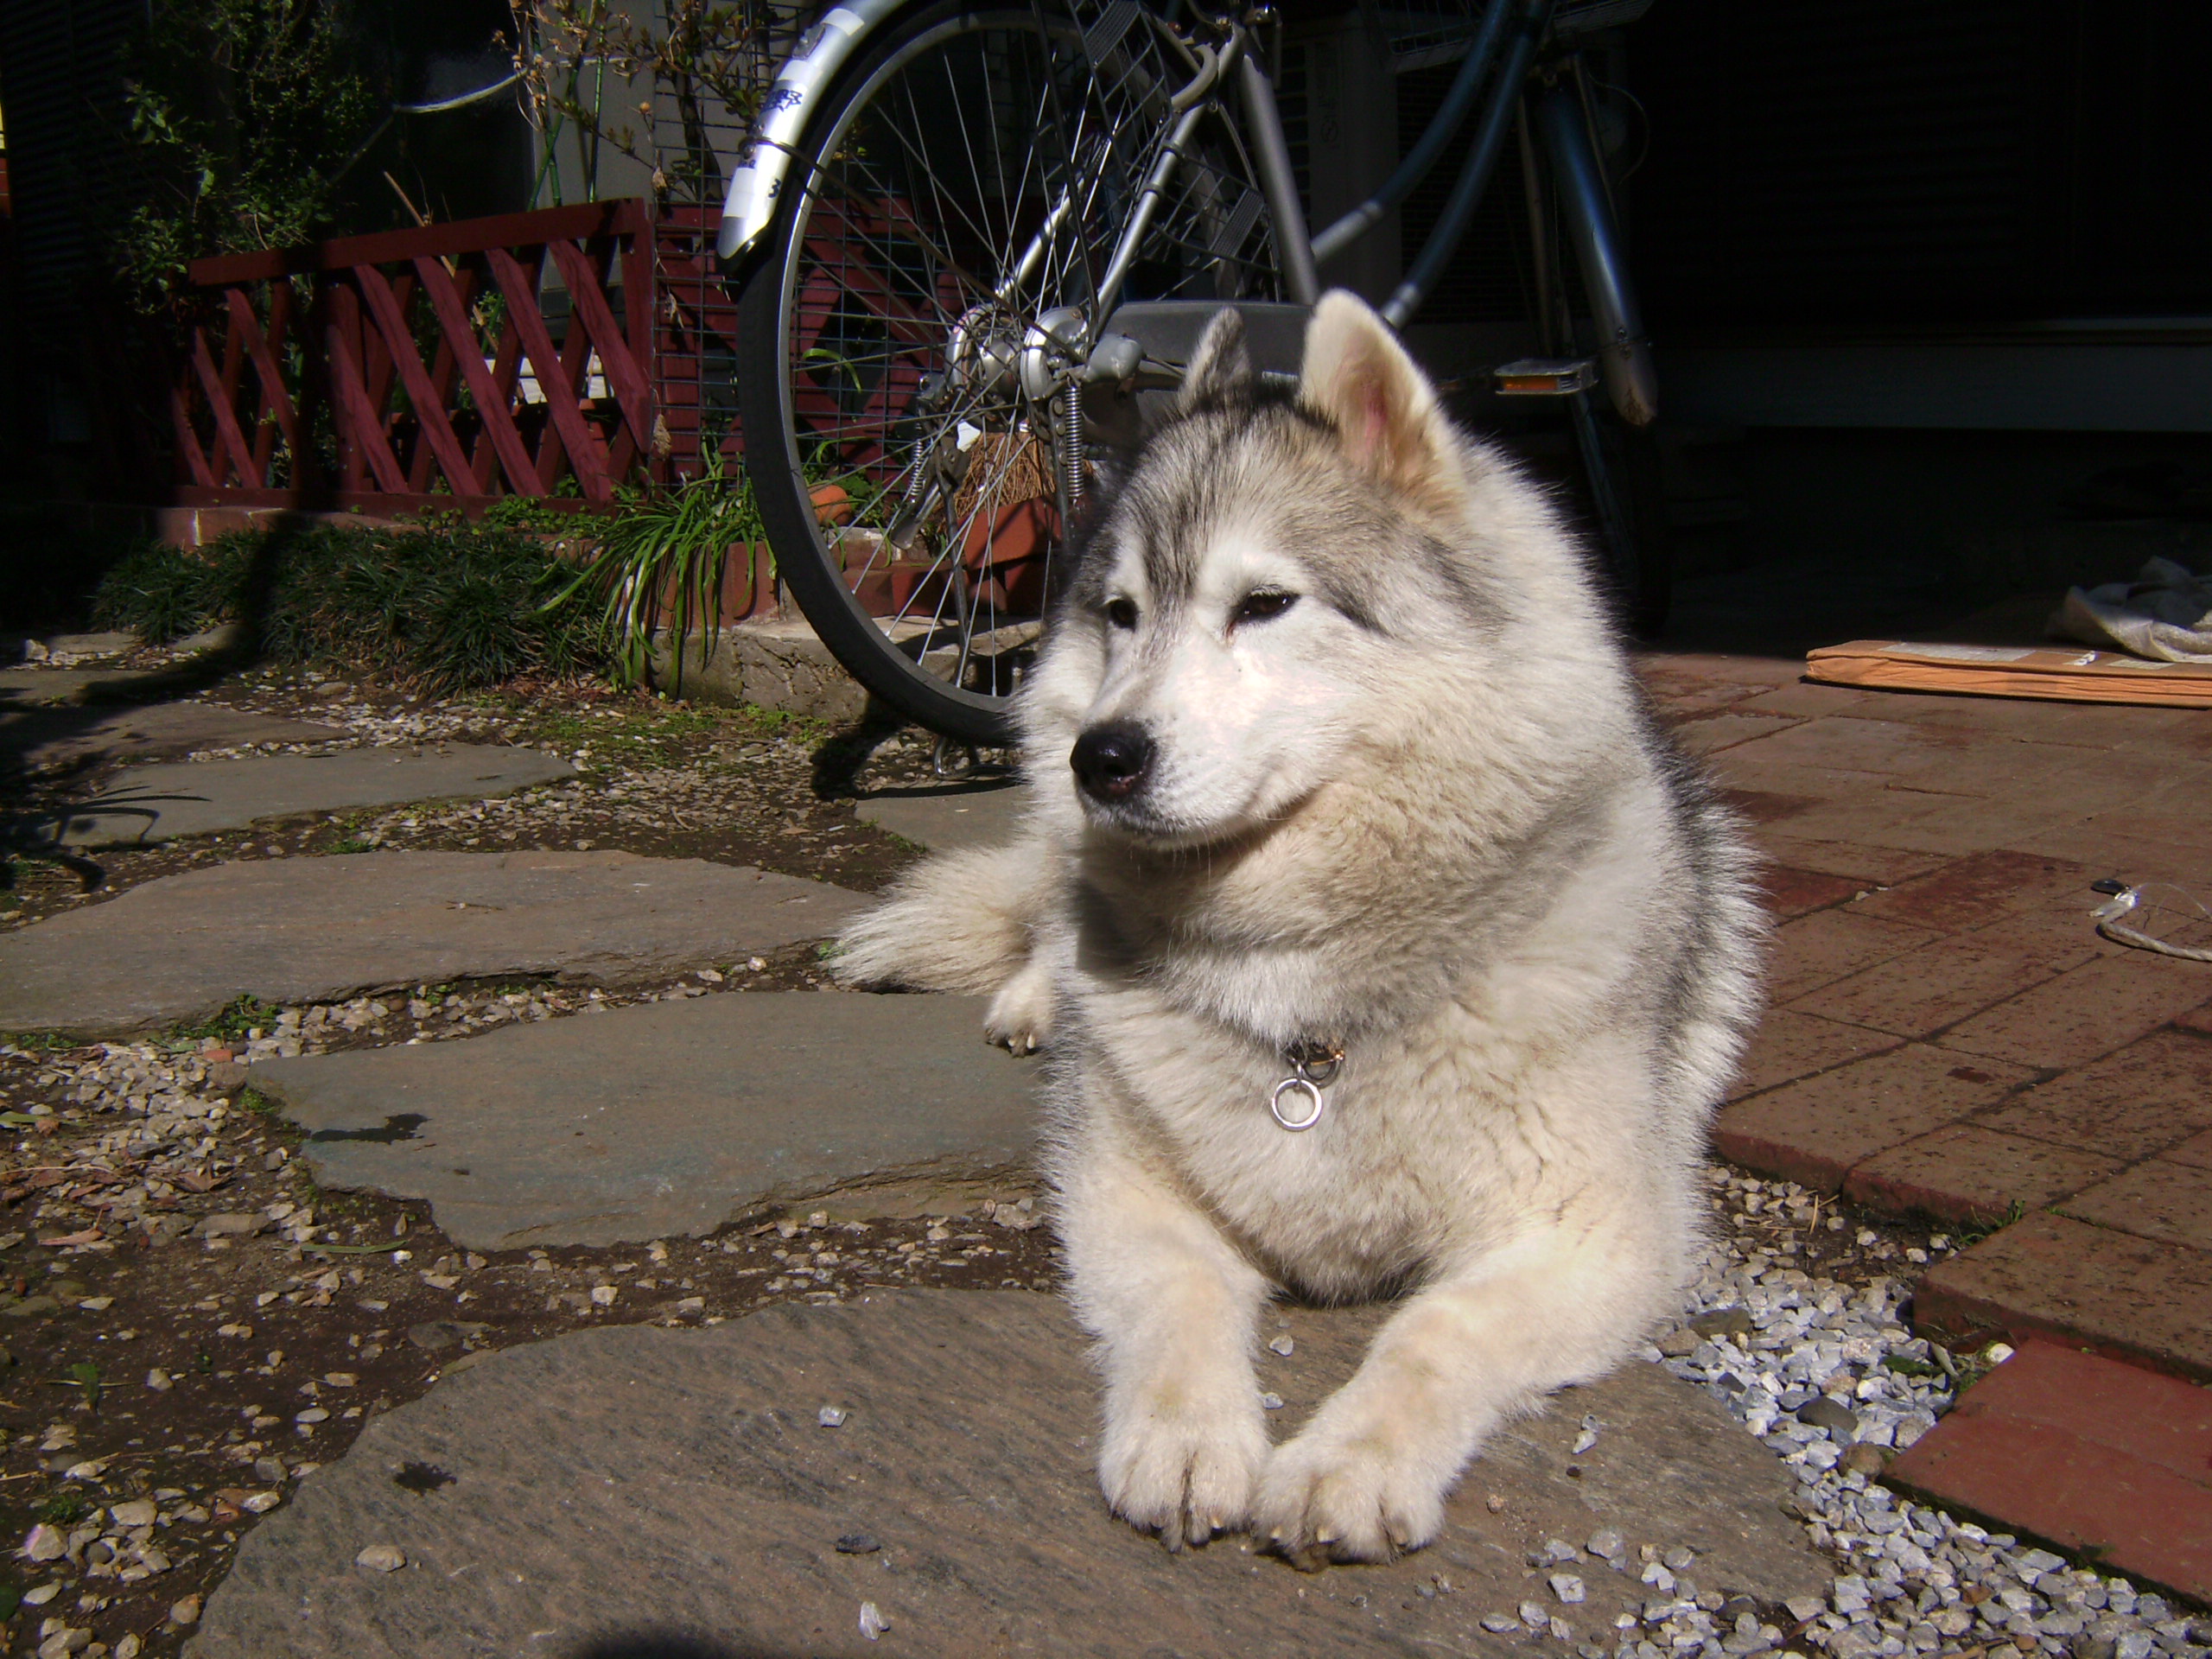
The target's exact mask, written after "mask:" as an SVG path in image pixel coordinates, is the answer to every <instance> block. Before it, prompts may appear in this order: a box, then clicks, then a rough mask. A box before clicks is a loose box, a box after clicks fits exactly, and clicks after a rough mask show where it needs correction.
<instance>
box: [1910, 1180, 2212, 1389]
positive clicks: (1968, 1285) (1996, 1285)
mask: <svg viewBox="0 0 2212 1659" xmlns="http://www.w3.org/2000/svg"><path fill="white" fill-rule="evenodd" d="M1913 1323H1914V1325H1915V1326H1916V1328H1918V1329H1920V1330H1922V1331H1923V1333H1925V1334H1928V1335H1931V1336H1936V1337H1942V1338H1962V1337H1964V1336H1967V1335H1969V1334H1971V1333H1974V1332H1986V1331H2003V1332H2011V1333H2012V1335H2013V1337H2014V1339H2015V1340H2017V1339H2018V1338H2019V1337H2023V1336H2048V1337H2055V1338H2061V1339H2063V1340H2067V1341H2077V1340H2078V1341H2080V1342H2082V1343H2084V1344H2087V1345H2088V1346H2090V1347H2093V1348H2095V1349H2097V1350H2098V1351H2101V1352H2106V1353H2111V1354H2115V1355H2118V1356H2119V1357H2122V1358H2134V1359H2138V1360H2140V1361H2143V1362H2145V1363H2148V1364H2151V1365H2152V1366H2154V1367H2156V1368H2157V1369H2158V1370H2167V1371H2172V1372H2174V1373H2176V1374H2177V1375H2178V1376H2187V1377H2191V1378H2194V1379H2196V1381H2199V1382H2212V1255H2207V1254H2206V1253H2205V1252H2204V1251H2202V1250H2192V1249H2188V1248H2187V1247H2186V1246H2183V1245H2180V1244H2168V1243H2162V1242H2160V1241H2159V1240H2157V1239H2150V1238H2140V1237H2138V1236H2135V1235H2134V1234H2133V1233H2119V1232H2113V1231H2112V1230H2110V1229H2108V1228H2104V1227H2092V1226H2090V1225H2089V1224H2088V1223H2087V1222H2081V1221H2073V1220H2069V1218H2068V1217H2064V1216H2059V1215H2053V1214H2050V1213H2049V1212H2047V1211H2046V1212H2044V1213H2042V1214H2038V1215H2031V1216H2029V1217H2026V1218H2025V1219H2024V1220H2021V1221H2018V1222H2015V1223H2014V1224H2012V1226H2010V1227H2006V1228H2004V1229H2002V1230H1999V1231H1998V1232H1995V1233H1993V1234H1991V1235H1990V1236H1988V1237H1987V1238H1985V1239H1983V1240H1982V1241H1981V1243H1979V1244H1976V1245H1975V1246H1974V1248H1973V1249H1969V1250H1964V1251H1961V1253H1960V1254H1958V1255H1955V1256H1952V1257H1950V1258H1949V1259H1948V1261H1944V1262H1938V1263H1936V1265H1935V1266H1934V1267H1932V1268H1929V1270H1928V1272H1927V1274H1925V1275H1924V1276H1923V1278H1922V1279H1921V1281H1920V1283H1919V1285H1918V1286H1917V1287H1916V1288H1915V1290H1914V1292H1913Z"/></svg>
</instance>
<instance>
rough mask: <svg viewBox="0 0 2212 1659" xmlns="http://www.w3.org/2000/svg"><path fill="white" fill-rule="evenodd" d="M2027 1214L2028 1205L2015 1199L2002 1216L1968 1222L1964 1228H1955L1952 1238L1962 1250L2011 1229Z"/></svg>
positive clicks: (2006, 1207) (2006, 1206)
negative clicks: (2008, 1228)
mask: <svg viewBox="0 0 2212 1659" xmlns="http://www.w3.org/2000/svg"><path fill="white" fill-rule="evenodd" d="M2027 1213H2028V1206H2027V1205H2026V1204H2024V1202H2023V1201H2021V1200H2020V1199H2018V1198H2015V1199H2013V1200H2012V1203H2010V1204H2008V1205H2005V1211H2004V1213H2003V1214H2002V1215H1999V1216H1996V1217H1986V1218H1976V1219H1974V1220H1971V1221H1968V1222H1967V1223H1966V1224H1964V1225H1962V1226H1960V1227H1956V1228H1954V1229H1953V1230H1952V1236H1953V1237H1955V1239H1957V1240H1958V1242H1959V1247H1960V1248H1961V1249H1966V1248H1967V1246H1969V1245H1974V1244H1979V1243H1981V1241H1982V1240H1983V1239H1985V1238H1987V1237H1988V1236H1990V1235H1991V1234H1992V1233H2000V1232H2003V1231H2004V1230H2005V1229H2006V1228H2007V1227H2010V1226H2011V1225H2012V1224H2013V1223H2014V1222H2016V1221H2018V1220H2020V1219H2021V1218H2022V1217H2024V1216H2025V1215H2026V1214H2027Z"/></svg>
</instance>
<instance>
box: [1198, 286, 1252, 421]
mask: <svg viewBox="0 0 2212 1659" xmlns="http://www.w3.org/2000/svg"><path fill="white" fill-rule="evenodd" d="M1251 379H1252V359H1251V355H1250V353H1248V352H1246V351H1245V349H1244V319H1243V316H1242V315H1239V314H1238V313H1237V312H1236V310H1235V309H1234V308H1229V309H1225V310H1221V311H1217V312H1215V313H1214V314H1213V321H1211V322H1209V323H1208V324H1206V331H1205V334H1201V335H1199V336H1198V350H1197V351H1195V352H1193V353H1191V365H1190V367H1188V368H1186V369H1185V370H1184V371H1183V396H1182V399H1181V407H1183V408H1185V409H1189V408H1191V407H1192V405H1194V404H1201V403H1204V402H1205V400H1206V399H1207V398H1209V397H1220V396H1221V395H1222V394H1223V393H1224V392H1228V391H1236V390H1239V389H1240V388H1242V387H1244V386H1246V385H1250V383H1251Z"/></svg>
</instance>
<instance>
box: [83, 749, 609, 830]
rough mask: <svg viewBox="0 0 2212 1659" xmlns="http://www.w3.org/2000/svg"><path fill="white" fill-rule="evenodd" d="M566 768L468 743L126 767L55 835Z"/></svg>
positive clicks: (409, 794)
mask: <svg viewBox="0 0 2212 1659" xmlns="http://www.w3.org/2000/svg"><path fill="white" fill-rule="evenodd" d="M574 776H575V767H573V766H570V765H569V763H568V762H567V761H565V760H561V759H559V758H558V757H556V756H554V755H550V754H545V753H540V752H539V751H537V750H536V749H518V748H509V747H495V746H491V745H485V744H470V743H453V744H440V745H438V746H437V747H435V748H424V749H411V748H390V749H340V750H338V751H337V752H335V753H329V754H286V755H257V756H255V757H252V758H251V759H248V760H203V761H199V762H179V763H173V764H169V765H164V766H131V767H128V768H126V769H125V770H124V771H123V772H118V773H117V774H116V775H115V777H114V778H112V779H110V780H109V781H108V784H107V785H106V786H105V788H104V789H103V790H102V791H100V792H99V795H98V796H97V797H95V798H92V799H89V800H85V801H81V802H78V803H75V804H73V805H72V806H71V807H70V808H69V809H68V810H67V811H65V812H64V813H63V814H62V815H61V817H60V824H59V827H58V836H57V838H58V839H59V840H60V842H61V844H62V845H63V846H66V847H113V846H130V845H143V844H145V843H147V842H157V841H171V840H175V839H176V838H177V837H179V836H202V835H207V834H210V833H212V832H213V831H215V830H219V829H243V828H245V826H246V825H247V824H250V823H254V822H256V821H257V820H259V819H263V818H281V817H293V816H294V815H296V814H299V813H303V812H334V811H338V810H341V809H343V808H346V807H353V806H385V805H391V804H394V803H397V802H402V801H429V800H442V799H448V798H470V799H476V800H481V799H484V798H486V797H489V796H494V795H505V794H508V793H510V792H512V791H515V790H518V789H526V788H528V787H529V786H530V785H532V784H545V783H551V782H553V781H555V780H556V779H563V778H573V777H574Z"/></svg>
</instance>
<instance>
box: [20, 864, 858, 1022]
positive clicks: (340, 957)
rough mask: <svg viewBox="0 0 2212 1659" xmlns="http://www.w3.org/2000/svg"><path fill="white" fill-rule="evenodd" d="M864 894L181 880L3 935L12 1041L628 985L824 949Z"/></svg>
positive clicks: (565, 873)
mask: <svg viewBox="0 0 2212 1659" xmlns="http://www.w3.org/2000/svg"><path fill="white" fill-rule="evenodd" d="M867 903H868V900H867V899H864V898H862V897H861V895H859V894H857V893H846V892H844V891H843V890H842V889H841V888H837V887H829V886H826V885H825V884H823V883H822V882H819V881H806V880H800V879H798V877H795V876H788V875H776V874H770V873H767V872H765V871H761V870H753V869H746V868H732V867H730V866H728V865H721V864H709V863H707V862H705V861H702V860H700V859H692V858H687V859H652V858H639V857H637V856H636V855H633V854H630V853H621V852H591V853H570V852H514V853H404V852H380V853H359V854H354V855H349V856H346V857H342V858H312V859H310V858H289V859H270V860H264V861H255V862H251V863H241V864H220V865H216V866H213V867H212V868H207V869H201V870H192V871H188V872H187V873H186V874H182V875H173V876H164V877H162V879H160V880H156V881H149V882H148V883H147V884H146V885H145V886H143V887H134V888H132V889H130V891H129V892H127V893H121V894H119V895H118V896H117V897H116V898H115V899H111V900H110V901H109V902H107V903H106V904H103V905H97V906H92V907H91V908H89V909H86V910H79V911H77V912H73V913H71V914H66V915H61V916H57V917H54V918H52V919H50V920H48V921H45V922H42V923H40V924H39V925H36V926H34V927H30V928H26V929H24V930H22V931H19V932H16V933H10V934H0V1030H7V1031H75V1032H84V1033H95V1034H111V1033H119V1032H129V1031H139V1030H144V1029H147V1028H149V1027H158V1026H164V1025H168V1024H172V1023H174V1022H175V1021H178V1020H192V1019H198V1018H200V1017H203V1016H205V1015H207V1014H212V1013H213V1012H214V1011H215V1010H216V1009H218V1008H220V1007H223V1006H224V1005H225V1004H226V1003H228V1002H229V1001H231V1000H232V998H234V997H238V996H240V995H251V996H253V997H256V998H257V999H259V1000H260V1001H263V1002H266V1003H269V1004H271V1005H275V1006H281V1005H283V1004H286V1003H294V1004H297V1003H306V1002H327V1001H337V1000H339V999H340V998H343V997H346V996H350V995H353V994H354V993H356V992H358V991H363V990H369V989H374V988H381V987H385V986H393V985H410V984H419V983H424V982H429V983H435V982H439V981H442V980H451V979H462V978H491V977H494V976H507V975H517V974H550V975H556V976H559V977H560V978H563V979H564V980H568V981H570V982H585V983H599V984H612V983H619V982H625V981H636V980H641V979H645V978H648V977H651V976H655V975H660V974H667V973H677V972H682V971H684V970H686V969H696V968H702V967H716V966H721V967H727V966H728V964H729V963H731V962H733V961H743V960H744V959H746V958H747V957H749V956H751V955H752V954H753V953H754V952H756V951H766V950H776V949H778V948H779V947H781V946H783V945H787V944H794V943H797V942H798V941H799V940H803V939H820V938H828V937H829V936H830V935H832V934H834V933H836V931H837V930H838V929H839V928H840V927H841V926H842V925H844V923H845V922H846V921H847V920H848V919H849V918H851V917H852V916H853V915H854V914H855V913H856V912H858V911H859V910H860V909H861V908H862V907H863V906H865V905H866V904H867Z"/></svg>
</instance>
